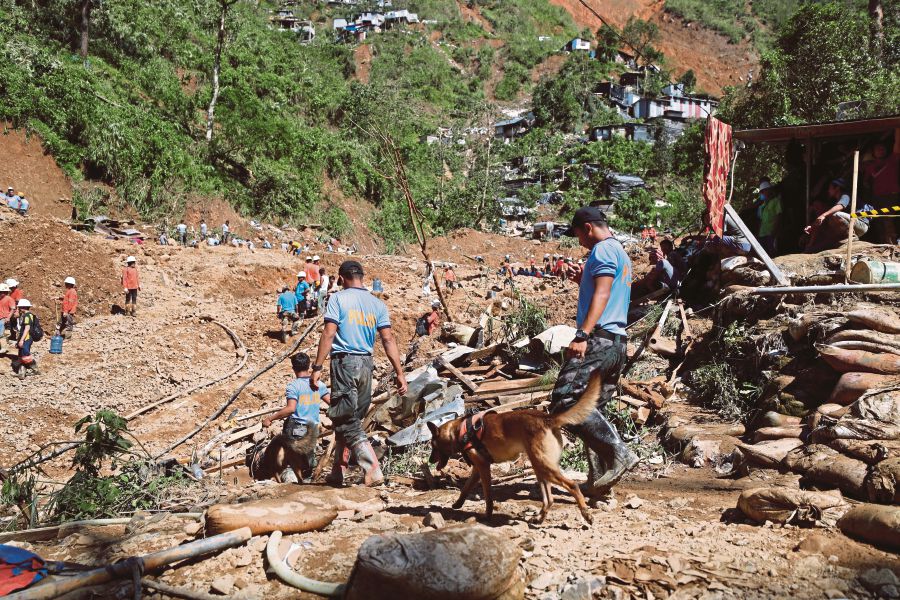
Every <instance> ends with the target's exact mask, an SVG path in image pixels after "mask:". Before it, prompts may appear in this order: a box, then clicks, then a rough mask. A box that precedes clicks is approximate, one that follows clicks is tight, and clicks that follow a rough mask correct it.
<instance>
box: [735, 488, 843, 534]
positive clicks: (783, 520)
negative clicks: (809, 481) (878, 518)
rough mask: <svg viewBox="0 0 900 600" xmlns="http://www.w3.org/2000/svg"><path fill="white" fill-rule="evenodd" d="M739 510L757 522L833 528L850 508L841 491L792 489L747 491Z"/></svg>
mask: <svg viewBox="0 0 900 600" xmlns="http://www.w3.org/2000/svg"><path fill="white" fill-rule="evenodd" d="M738 508H739V509H740V510H741V512H743V513H744V514H745V515H747V516H748V517H750V518H751V519H753V520H754V521H757V522H758V523H765V522H766V521H769V522H771V523H779V524H790V525H807V526H808V525H818V524H827V525H834V524H835V523H836V522H837V520H838V519H839V518H840V517H841V516H842V515H843V514H844V513H845V512H846V511H847V509H848V508H849V505H848V504H847V503H846V502H845V501H844V499H843V498H842V497H841V494H840V492H837V491H830V492H809V491H805V490H798V489H794V488H789V487H765V488H755V489H751V490H744V491H743V492H742V493H741V496H740V498H738Z"/></svg>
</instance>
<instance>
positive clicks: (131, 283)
mask: <svg viewBox="0 0 900 600" xmlns="http://www.w3.org/2000/svg"><path fill="white" fill-rule="evenodd" d="M122 287H123V288H125V289H126V290H136V289H138V288H139V287H141V285H140V283H138V270H137V267H125V268H124V269H122Z"/></svg>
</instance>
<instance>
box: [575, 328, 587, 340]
mask: <svg viewBox="0 0 900 600" xmlns="http://www.w3.org/2000/svg"><path fill="white" fill-rule="evenodd" d="M588 337H590V336H588V334H587V333H585V331H584V330H583V329H576V330H575V339H576V340H578V341H579V342H586V341H587V339H588Z"/></svg>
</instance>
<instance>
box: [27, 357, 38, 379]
mask: <svg viewBox="0 0 900 600" xmlns="http://www.w3.org/2000/svg"><path fill="white" fill-rule="evenodd" d="M25 368H26V369H27V371H28V372H27V374H28V375H40V374H41V371H40V370H39V369H38V364H37V361H36V360H33V361H31V362H30V363H28V364H27V365H25Z"/></svg>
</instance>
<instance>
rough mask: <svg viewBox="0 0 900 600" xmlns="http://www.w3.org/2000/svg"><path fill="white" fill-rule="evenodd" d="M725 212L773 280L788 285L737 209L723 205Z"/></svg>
mask: <svg viewBox="0 0 900 600" xmlns="http://www.w3.org/2000/svg"><path fill="white" fill-rule="evenodd" d="M725 214H727V215H728V216H729V217H731V219H732V220H733V221H734V223H735V225H737V226H738V229H740V230H741V233H743V234H744V237H746V238H747V241H748V242H750V246H751V247H752V248H753V251H754V252H756V255H757V256H758V257H759V259H760V260H761V261H763V264H765V265H766V268H767V269H769V272H770V273H771V274H772V276H773V277H774V278H775V281H777V282H778V284H779V285H790V284H791V282H790V281H788V278H787V277H785V276H784V273H782V272H781V269H779V268H778V265H776V264H775V263H774V262H772V259H771V258H770V257H769V255H768V254H767V253H766V251H765V250H763V247H762V246H761V245H760V243H759V240H757V239H756V237H755V236H754V235H753V232H752V231H750V228H749V227H747V225H746V224H745V223H744V221H742V220H741V217H740V215H738V213H737V211H736V210H734V207H733V206H731V205H730V204H726V205H725Z"/></svg>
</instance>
